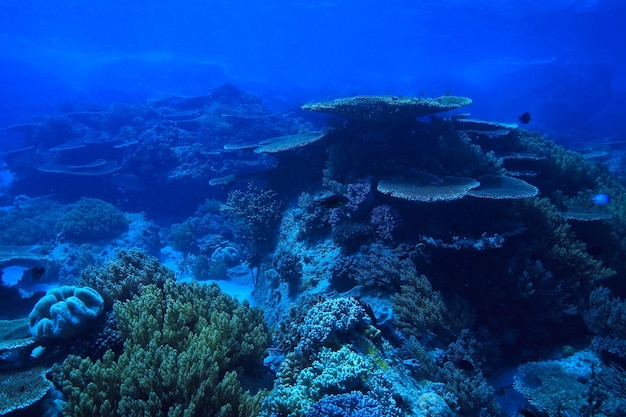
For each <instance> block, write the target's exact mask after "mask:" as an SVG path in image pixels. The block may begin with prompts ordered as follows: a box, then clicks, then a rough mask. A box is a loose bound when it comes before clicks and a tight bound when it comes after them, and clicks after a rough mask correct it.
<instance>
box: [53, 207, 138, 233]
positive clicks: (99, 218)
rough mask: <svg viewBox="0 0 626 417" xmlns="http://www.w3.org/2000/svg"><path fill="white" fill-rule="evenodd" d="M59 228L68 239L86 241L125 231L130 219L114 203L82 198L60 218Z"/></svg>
mask: <svg viewBox="0 0 626 417" xmlns="http://www.w3.org/2000/svg"><path fill="white" fill-rule="evenodd" d="M57 228H58V230H60V231H61V232H62V233H63V235H64V236H65V237H66V238H67V239H70V240H74V241H80V242H85V241H91V240H98V239H104V238H108V237H112V236H115V235H117V234H119V233H122V232H125V231H126V230H127V229H128V220H126V217H124V213H122V212H121V211H119V210H118V209H117V208H116V207H115V206H113V205H112V204H109V203H107V202H104V201H102V200H98V199H97V198H81V199H80V200H79V201H78V202H77V203H76V204H75V205H74V206H73V207H72V208H71V209H70V211H68V212H67V213H66V214H65V216H63V217H62V218H61V219H60V220H59V223H58V225H57Z"/></svg>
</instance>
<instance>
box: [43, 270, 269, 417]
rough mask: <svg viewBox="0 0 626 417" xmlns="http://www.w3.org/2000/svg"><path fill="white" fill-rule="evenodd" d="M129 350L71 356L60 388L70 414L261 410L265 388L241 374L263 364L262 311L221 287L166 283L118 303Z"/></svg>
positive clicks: (57, 377)
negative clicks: (98, 356)
mask: <svg viewBox="0 0 626 417" xmlns="http://www.w3.org/2000/svg"><path fill="white" fill-rule="evenodd" d="M114 311H115V314H116V317H117V320H118V329H119V331H120V333H121V335H122V337H123V338H124V339H125V343H124V350H123V353H122V354H121V355H120V356H119V357H117V358H115V357H114V354H113V352H111V351H109V352H107V353H106V354H105V356H104V358H103V359H102V360H99V361H96V362H95V363H94V362H92V361H91V360H90V359H81V358H79V357H76V356H70V357H69V358H68V359H67V360H66V361H65V362H64V363H63V364H62V365H61V366H59V367H57V369H56V372H55V380H56V384H57V386H58V387H59V388H60V389H61V391H63V393H64V394H65V395H66V397H67V403H66V411H67V412H68V413H69V414H71V415H76V416H81V415H85V416H86V415H89V416H98V415H114V414H117V415H125V416H140V415H141V416H144V415H150V416H165V415H167V416H223V417H226V416H254V415H256V414H257V413H258V411H259V409H260V404H261V401H262V398H263V397H264V396H265V391H259V392H257V393H256V394H254V395H253V394H251V393H249V392H244V391H243V389H242V388H241V385H240V381H239V375H240V374H241V373H242V372H243V370H244V369H246V370H250V369H254V368H255V367H257V366H261V359H262V355H263V353H264V351H265V349H266V348H267V347H268V345H269V336H268V332H267V329H266V327H265V324H264V322H263V316H262V312H261V311H260V310H258V309H255V308H250V307H249V306H248V305H247V304H240V303H238V302H236V301H234V300H233V299H232V298H230V297H229V296H227V295H225V294H223V293H222V292H221V291H220V290H219V288H218V287H217V286H215V285H211V286H201V285H198V284H191V285H185V284H179V283H175V282H173V281H166V282H165V284H164V285H163V288H159V287H157V286H155V285H147V286H145V287H144V288H143V289H142V290H141V293H140V295H139V296H135V297H134V298H133V299H132V300H129V301H125V302H118V303H116V304H115V308H114Z"/></svg>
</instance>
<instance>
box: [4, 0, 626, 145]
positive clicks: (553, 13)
mask: <svg viewBox="0 0 626 417" xmlns="http://www.w3.org/2000/svg"><path fill="white" fill-rule="evenodd" d="M0 13H1V14H0V21H1V22H2V28H1V32H0V36H1V42H2V54H1V58H2V59H3V65H2V66H1V68H2V77H1V78H2V81H3V88H2V92H1V94H2V102H3V103H5V104H4V106H7V105H8V104H9V103H11V104H10V106H9V107H8V108H7V107H5V109H4V111H3V112H2V119H1V121H2V122H3V124H11V123H15V122H16V121H26V120H29V117H30V116H31V114H30V113H32V112H49V111H50V109H53V108H54V106H56V105H58V103H59V101H61V99H67V100H71V99H77V100H90V101H95V102H116V101H118V100H120V99H123V100H134V101H137V100H141V99H145V98H147V97H153V96H155V95H156V94H200V93H202V92H205V91H206V90H207V89H208V88H210V87H212V86H215V85H217V84H219V83H222V82H224V81H232V82H234V83H236V84H237V85H239V86H241V87H242V88H245V89H250V90H252V91H254V92H256V93H258V94H260V95H261V96H263V98H264V100H265V101H266V102H267V103H268V104H271V105H276V106H278V107H282V108H284V107H288V106H292V105H294V103H300V102H303V101H310V100H317V99H328V98H332V97H339V96H344V95H354V94H376V93H380V94H387V93H390V94H406V95H419V94H425V95H427V96H435V95H441V94H444V93H446V92H450V93H454V94H458V95H467V96H470V97H472V98H473V99H474V100H475V105H474V108H473V112H474V113H476V115H477V116H479V117H489V118H494V119H497V120H503V121H515V118H516V116H517V114H518V113H521V112H523V111H530V112H531V113H533V114H536V116H537V118H536V123H537V126H539V127H542V128H546V129H566V128H571V129H584V130H591V131H593V130H597V129H600V130H602V134H614V135H617V134H623V132H624V126H623V125H622V124H621V122H619V121H618V120H616V119H618V118H619V115H620V114H621V111H622V110H623V106H624V101H623V98H620V97H623V92H624V90H625V89H626V79H625V75H624V72H625V71H626V70H625V68H624V58H625V56H624V52H623V48H622V47H621V45H623V44H624V41H625V40H626V39H625V36H626V35H625V34H624V31H623V28H622V27H621V16H622V15H623V14H624V6H623V5H622V3H621V2H619V1H617V0H613V1H608V0H605V1H600V0H597V1H591V0H589V1H557V2H550V3H548V4H544V3H543V2H536V1H530V0H525V1H499V2H496V4H490V3H482V2H481V3H479V4H475V3H474V2H464V1H443V2H429V3H426V2H420V4H416V5H413V4H407V3H405V2H399V1H398V2H391V4H383V3H381V2H376V1H365V2H359V3H352V2H346V1H336V2H332V1H328V2H322V3H319V2H283V1H268V2H262V3H256V2H246V1H210V2H201V1H182V2H153V1H146V2H139V1H135V2H115V1H103V2H98V3H97V4H93V3H88V2H80V1H77V2H67V3H66V2H61V3H57V4H55V5H54V6H50V5H49V3H48V2H44V1H26V2H19V3H18V2H9V4H7V5H5V6H4V7H3V8H2V10H1V11H0ZM609 122H610V124H611V127H609V126H607V125H608V124H609Z"/></svg>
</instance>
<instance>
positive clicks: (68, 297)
mask: <svg viewBox="0 0 626 417" xmlns="http://www.w3.org/2000/svg"><path fill="white" fill-rule="evenodd" d="M103 310H104V300H103V299H102V297H101V296H100V294H98V292H97V291H96V290H94V289H92V288H89V287H82V288H79V287H73V286H64V287H58V288H53V289H51V290H49V291H48V292H47V293H46V295H44V296H43V297H42V298H41V299H40V300H39V301H38V302H37V304H35V306H34V307H33V310H32V311H31V313H30V316H29V320H30V331H31V333H32V335H33V336H34V337H36V338H60V339H68V338H70V337H73V336H74V335H76V333H77V332H78V331H80V330H81V329H83V328H84V326H85V325H86V324H87V323H88V322H89V320H91V319H94V318H96V317H98V316H99V315H100V314H102V311H103Z"/></svg>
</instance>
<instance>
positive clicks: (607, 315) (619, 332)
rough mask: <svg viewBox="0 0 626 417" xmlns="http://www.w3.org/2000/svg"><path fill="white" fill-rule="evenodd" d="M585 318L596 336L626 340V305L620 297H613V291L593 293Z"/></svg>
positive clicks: (604, 288) (601, 290)
mask: <svg viewBox="0 0 626 417" xmlns="http://www.w3.org/2000/svg"><path fill="white" fill-rule="evenodd" d="M583 318H584V320H585V324H586V325H587V328H588V329H589V330H590V331H591V332H592V333H594V334H598V335H607V334H609V335H611V336H615V337H619V338H621V339H626V303H624V301H623V300H622V299H621V298H620V297H611V291H610V290H609V289H608V288H606V287H598V288H596V289H594V290H593V291H591V293H590V294H589V308H588V309H587V310H586V311H585V312H584V313H583Z"/></svg>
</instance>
